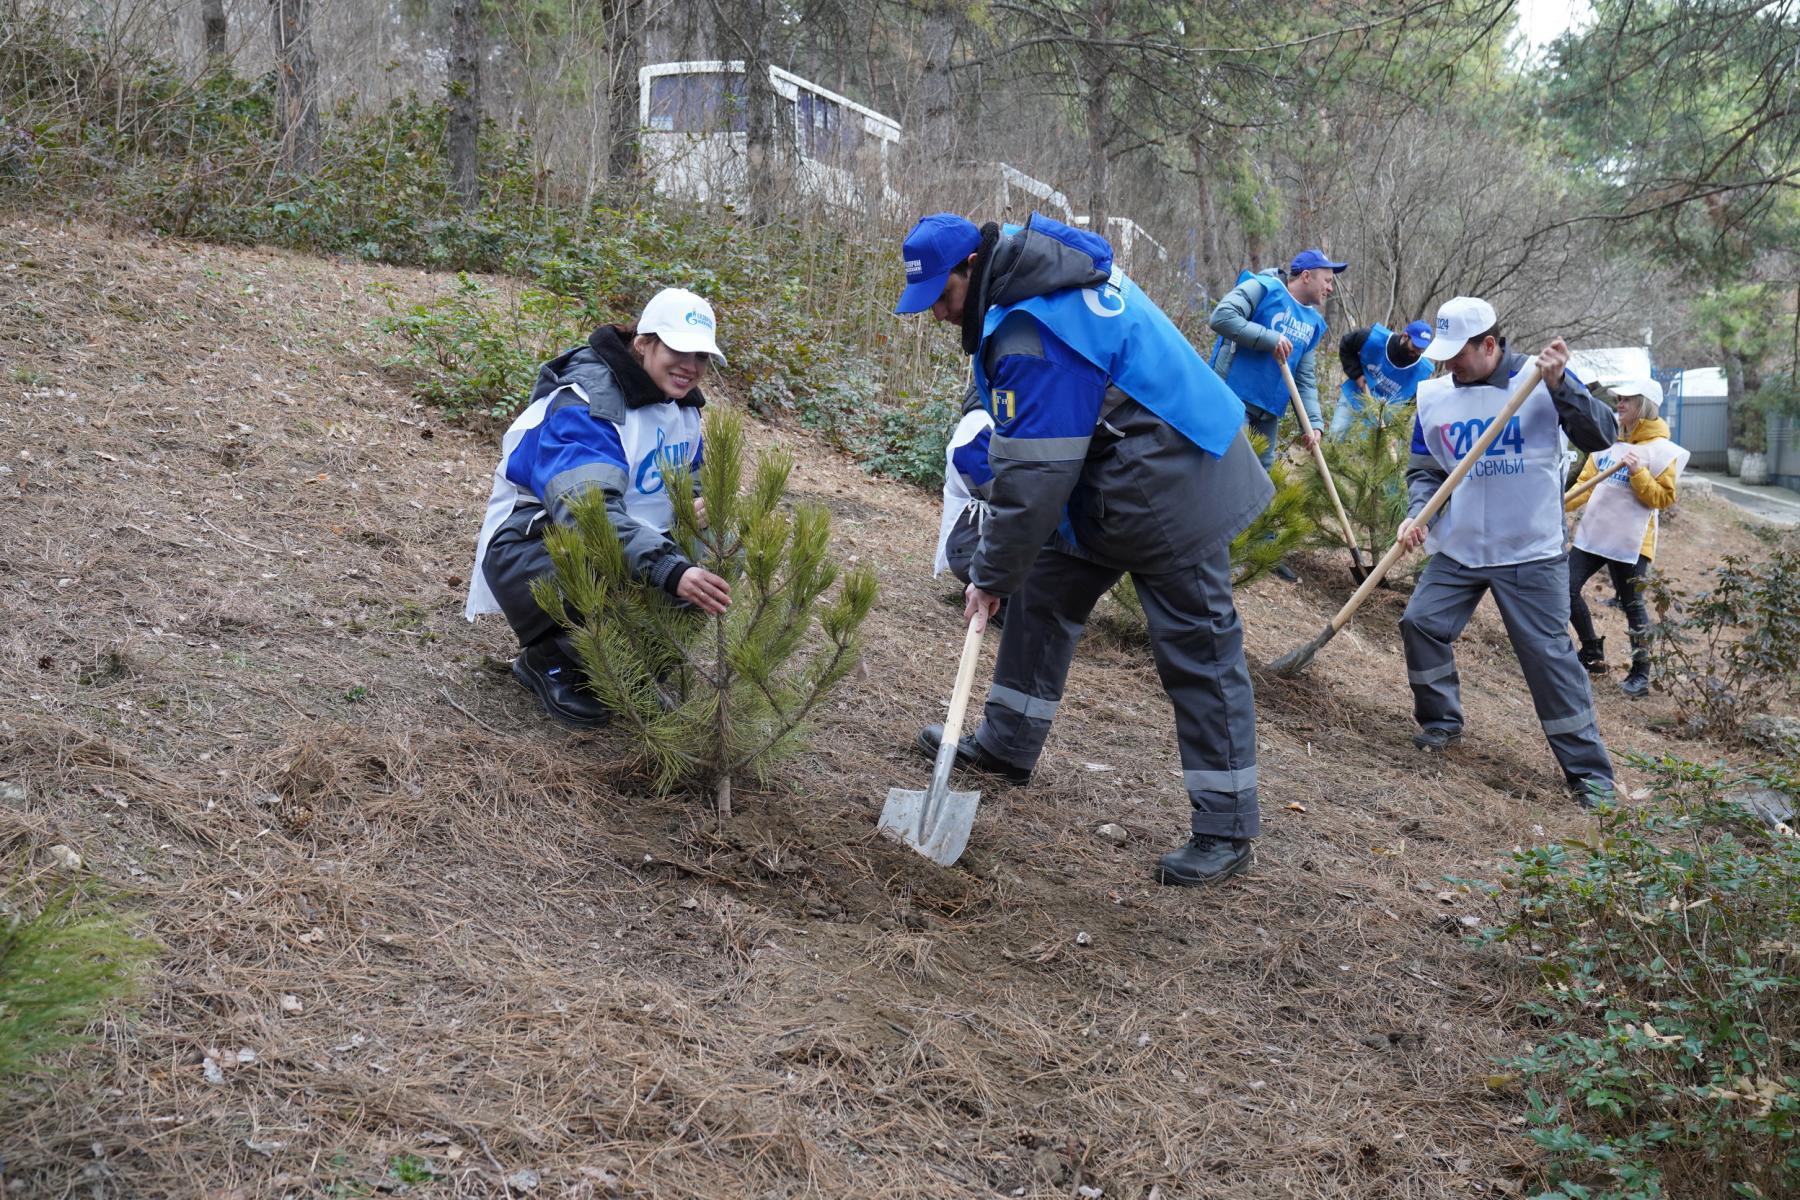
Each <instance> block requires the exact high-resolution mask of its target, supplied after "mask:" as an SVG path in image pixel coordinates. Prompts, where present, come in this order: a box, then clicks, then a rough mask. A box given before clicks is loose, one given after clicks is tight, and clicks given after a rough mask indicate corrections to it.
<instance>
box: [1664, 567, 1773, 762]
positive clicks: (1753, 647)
mask: <svg viewBox="0 0 1800 1200" xmlns="http://www.w3.org/2000/svg"><path fill="white" fill-rule="evenodd" d="M1711 583H1712V586H1711V587H1709V588H1707V589H1706V590H1704V591H1700V592H1695V593H1689V592H1687V591H1684V590H1683V589H1681V588H1678V587H1676V586H1675V585H1673V584H1671V583H1670V582H1669V581H1667V580H1666V579H1662V578H1660V577H1657V576H1652V577H1651V578H1650V579H1649V581H1648V584H1647V587H1648V591H1649V596H1650V603H1651V605H1652V606H1653V607H1654V608H1655V610H1656V621H1655V623H1654V627H1653V629H1652V640H1651V655H1652V658H1653V660H1654V662H1655V666H1656V670H1655V672H1654V674H1653V679H1654V681H1655V685H1656V687H1657V688H1658V689H1659V690H1660V691H1664V692H1667V693H1668V694H1669V695H1670V696H1672V697H1674V700H1675V704H1676V706H1677V707H1678V708H1679V709H1680V710H1681V713H1682V717H1683V719H1684V720H1685V721H1686V722H1687V724H1688V725H1689V727H1690V728H1693V729H1695V730H1696V731H1698V732H1702V733H1705V734H1707V735H1709V736H1712V737H1716V738H1719V739H1722V740H1725V741H1728V742H1737V741H1739V740H1741V739H1742V736H1743V728H1744V722H1745V721H1746V720H1747V719H1749V718H1750V717H1753V716H1755V715H1756V714H1758V713H1761V712H1766V711H1768V709H1769V708H1770V707H1771V706H1772V705H1773V704H1775V703H1777V702H1778V701H1780V700H1782V699H1785V698H1788V697H1792V696H1793V695H1794V694H1795V693H1796V691H1797V690H1800V546H1796V545H1795V544H1794V543H1793V542H1792V541H1791V540H1790V541H1789V542H1788V543H1787V544H1785V545H1776V546H1774V547H1773V548H1772V550H1771V553H1770V555H1769V558H1768V560H1767V561H1765V562H1757V561H1755V560H1752V559H1749V558H1746V557H1744V556H1742V555H1737V554H1731V555H1727V556H1726V557H1725V559H1724V561H1722V562H1721V563H1720V564H1719V565H1718V566H1716V567H1714V568H1713V570H1712V581H1711Z"/></svg>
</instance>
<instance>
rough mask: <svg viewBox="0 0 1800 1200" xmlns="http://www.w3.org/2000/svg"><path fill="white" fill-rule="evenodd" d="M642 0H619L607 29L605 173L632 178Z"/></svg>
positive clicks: (641, 46) (635, 153)
mask: <svg viewBox="0 0 1800 1200" xmlns="http://www.w3.org/2000/svg"><path fill="white" fill-rule="evenodd" d="M643 10H644V4H643V0H617V3H615V4H614V5H613V6H612V25H611V28H610V29H608V30H607V34H608V40H609V41H610V42H611V44H612V48H613V76H612V88H611V92H610V94H609V95H608V97H607V111H606V175H607V178H609V179H613V180H619V179H630V178H631V177H632V176H633V175H635V174H636V173H637V169H638V70H639V68H641V67H642V66H643V59H644V25H643V23H644V11H643Z"/></svg>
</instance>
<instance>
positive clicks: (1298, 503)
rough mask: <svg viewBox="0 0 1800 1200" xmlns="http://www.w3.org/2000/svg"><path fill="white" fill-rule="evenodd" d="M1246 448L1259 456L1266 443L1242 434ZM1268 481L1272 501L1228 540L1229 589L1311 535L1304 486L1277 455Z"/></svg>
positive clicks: (1263, 570) (1270, 565) (1268, 567)
mask: <svg viewBox="0 0 1800 1200" xmlns="http://www.w3.org/2000/svg"><path fill="white" fill-rule="evenodd" d="M1245 435H1246V436H1247V437H1249V439H1250V448H1251V449H1252V450H1254V451H1255V452H1256V453H1258V454H1261V453H1262V452H1263V447H1265V446H1267V445H1268V442H1266V441H1265V440H1263V438H1262V437H1261V436H1259V435H1258V434H1254V433H1250V432H1249V431H1248V430H1246V431H1245ZM1269 481H1270V482H1271V483H1273V484H1274V485H1275V498H1274V499H1272V500H1270V501H1269V507H1267V508H1265V509H1263V510H1262V512H1260V513H1258V514H1257V516H1256V520H1254V521H1252V522H1250V524H1249V526H1248V527H1247V528H1245V530H1244V531H1243V532H1242V533H1240V534H1238V535H1237V536H1236V537H1234V538H1232V539H1231V586H1232V587H1234V588H1235V587H1243V586H1244V585H1245V584H1246V583H1249V582H1250V581H1251V580H1253V579H1256V578H1257V577H1259V576H1261V575H1263V574H1265V573H1267V572H1268V571H1270V570H1271V569H1273V568H1274V566H1275V564H1276V563H1279V562H1280V561H1281V560H1282V559H1284V558H1286V557H1287V556H1288V553H1289V552H1290V551H1292V550H1296V549H1298V548H1299V547H1300V544H1301V543H1302V542H1304V541H1305V540H1306V539H1307V537H1308V536H1309V535H1310V534H1311V533H1312V531H1313V518H1312V517H1311V516H1310V515H1309V514H1308V512H1307V491H1306V485H1305V484H1304V483H1301V482H1300V481H1299V480H1297V479H1295V478H1294V470H1293V467H1292V466H1290V465H1289V463H1288V461H1287V459H1286V458H1284V457H1283V456H1282V455H1279V454H1277V455H1276V456H1275V462H1274V463H1273V464H1272V465H1271V466H1270V467H1269Z"/></svg>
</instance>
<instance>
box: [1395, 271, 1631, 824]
mask: <svg viewBox="0 0 1800 1200" xmlns="http://www.w3.org/2000/svg"><path fill="white" fill-rule="evenodd" d="M1424 353H1425V357H1426V358H1428V359H1430V360H1432V361H1433V362H1439V363H1444V364H1446V365H1447V366H1448V367H1449V374H1447V375H1440V376H1438V377H1436V378H1434V379H1430V380H1427V381H1425V382H1424V383H1421V384H1419V387H1418V412H1417V415H1416V416H1415V417H1414V418H1413V438H1412V459H1411V461H1410V464H1409V466H1408V468H1407V472H1406V483H1407V490H1408V492H1409V493H1410V495H1411V498H1412V513H1413V516H1417V514H1418V513H1419V512H1420V510H1422V509H1423V508H1424V507H1425V503H1426V501H1427V500H1429V499H1430V498H1431V496H1432V494H1433V493H1434V492H1436V491H1437V489H1438V485H1439V484H1441V483H1443V482H1444V480H1445V479H1446V478H1448V477H1449V474H1450V471H1451V469H1452V468H1453V467H1455V466H1456V464H1457V462H1458V460H1459V459H1461V458H1462V456H1463V455H1464V454H1466V453H1468V452H1469V450H1470V448H1471V447H1472V446H1473V444H1474V443H1475V441H1476V440H1477V439H1479V438H1480V437H1481V435H1482V434H1483V433H1484V432H1485V431H1486V430H1487V428H1488V427H1489V425H1491V424H1492V423H1493V421H1494V420H1495V418H1496V416H1497V415H1498V414H1499V413H1500V410H1501V409H1502V408H1504V407H1505V406H1506V404H1507V401H1508V398H1509V395H1510V393H1511V391H1512V381H1513V379H1514V378H1515V377H1516V376H1517V375H1518V374H1519V373H1520V372H1521V371H1524V370H1526V369H1527V368H1528V367H1530V366H1531V365H1532V363H1531V360H1530V359H1528V358H1527V357H1526V356H1525V355H1523V354H1516V353H1513V352H1512V351H1509V350H1508V349H1507V348H1506V341H1505V339H1504V338H1502V337H1501V336H1500V325H1499V322H1498V320H1497V319H1496V317H1495V315H1494V309H1493V306H1492V305H1490V304H1489V303H1488V302H1487V301H1485V300H1478V299H1475V298H1474V297H1472V296H1458V297H1456V298H1455V299H1454V300H1448V301H1446V302H1445V303H1444V306H1443V307H1442V308H1440V309H1438V315H1437V327H1436V329H1435V330H1433V333H1432V339H1431V342H1430V344H1429V345H1427V346H1426V347H1425V352H1424ZM1568 361H1569V348H1568V346H1567V345H1565V344H1564V343H1563V341H1562V339H1561V338H1558V339H1556V340H1555V341H1553V342H1551V343H1550V345H1549V346H1548V347H1546V348H1545V350H1544V351H1543V353H1542V354H1540V355H1538V357H1537V367H1538V368H1539V370H1540V371H1541V372H1542V375H1543V378H1542V381H1541V382H1540V383H1538V385H1537V386H1536V387H1535V388H1533V389H1532V391H1531V393H1530V395H1529V396H1528V397H1527V398H1526V400H1525V402H1524V405H1523V406H1522V407H1521V408H1520V409H1519V410H1518V413H1517V415H1515V416H1514V417H1513V418H1512V419H1511V420H1510V421H1508V422H1507V424H1506V427H1505V428H1504V429H1503V430H1501V432H1500V434H1499V436H1497V437H1496V438H1495V439H1494V441H1493V443H1492V445H1490V446H1489V447H1488V449H1487V453H1486V454H1484V455H1483V456H1482V457H1481V459H1480V460H1479V461H1478V462H1476V463H1475V466H1474V468H1473V469H1472V470H1470V471H1469V473H1468V474H1467V476H1465V477H1464V478H1463V481H1462V483H1461V484H1460V485H1459V486H1458V487H1457V489H1456V492H1455V493H1454V495H1453V496H1452V497H1451V499H1450V502H1449V503H1448V504H1446V505H1445V506H1444V507H1443V508H1442V509H1441V510H1439V512H1438V515H1437V519H1436V520H1435V521H1434V522H1432V523H1431V525H1430V528H1429V529H1427V528H1426V527H1425V526H1423V525H1417V524H1415V523H1414V520H1413V517H1408V518H1407V519H1406V520H1405V521H1404V522H1402V523H1401V525H1400V530H1399V540H1400V541H1401V542H1402V543H1403V544H1404V545H1405V546H1406V547H1407V548H1408V549H1412V548H1416V547H1418V546H1420V545H1423V546H1424V547H1425V549H1426V550H1427V551H1428V552H1429V553H1430V554H1431V556H1432V557H1431V561H1430V562H1428V563H1426V564H1425V570H1424V572H1423V573H1422V574H1421V575H1420V576H1419V583H1418V587H1417V588H1416V589H1415V590H1414V591H1413V594H1412V599H1411V600H1409V601H1408V602H1407V605H1406V613H1405V615H1403V616H1402V617H1401V618H1400V633H1401V638H1402V640H1403V642H1404V644H1405V647H1406V677H1407V681H1408V682H1409V683H1410V684H1411V685H1412V693H1413V715H1414V717H1416V718H1417V720H1418V722H1419V732H1418V733H1416V734H1414V735H1413V744H1414V745H1415V746H1417V747H1419V748H1420V749H1421V750H1426V751H1442V750H1444V749H1445V748H1446V747H1448V746H1450V745H1451V744H1452V743H1454V742H1456V741H1458V740H1460V739H1461V737H1462V729H1463V712H1462V699H1461V694H1460V690H1459V688H1458V684H1457V675H1456V652H1455V650H1454V649H1453V645H1454V643H1455V641H1456V639H1457V638H1458V637H1459V636H1461V634H1462V631H1463V627H1464V626H1466V625H1467V624H1468V623H1469V618H1470V616H1472V615H1473V614H1474V612H1475V606H1476V605H1477V604H1479V603H1480V602H1481V597H1482V595H1483V593H1485V592H1489V591H1492V592H1493V594H1494V604H1495V606H1496V607H1498V608H1499V610H1500V619H1501V620H1502V621H1503V622H1505V624H1506V634H1507V637H1508V638H1510V639H1511V640H1512V645H1513V650H1514V651H1515V652H1516V653H1517V654H1518V656H1519V666H1520V667H1521V668H1522V669H1523V671H1524V672H1525V683H1526V686H1527V687H1529V688H1530V689H1531V702H1532V707H1533V708H1535V709H1536V710H1537V717H1538V721H1539V723H1540V724H1541V725H1542V726H1543V729H1544V737H1545V738H1546V739H1548V740H1549V742H1550V750H1551V752H1552V753H1553V754H1555V755H1556V761H1557V762H1558V763H1560V764H1561V765H1562V770H1563V778H1564V780H1565V781H1566V782H1567V785H1568V788H1569V792H1570V794H1571V795H1572V796H1573V797H1574V798H1575V799H1576V800H1578V801H1579V802H1580V803H1581V804H1582V806H1583V807H1584V808H1585V807H1587V806H1588V805H1589V804H1591V803H1592V801H1593V799H1594V797H1596V796H1610V795H1611V794H1612V792H1613V767H1612V759H1611V758H1609V757H1608V756H1607V753H1606V745H1605V743H1603V742H1602V741H1601V740H1600V729H1599V726H1598V725H1597V724H1596V723H1595V720H1594V700H1593V696H1592V694H1591V693H1590V692H1589V691H1588V679H1587V672H1586V671H1584V670H1583V669H1582V666H1581V663H1580V662H1578V661H1577V660H1576V657H1575V645H1574V643H1573V642H1571V641H1570V640H1569V562H1568V559H1567V557H1566V556H1565V555H1564V553H1563V491H1562V484H1563V476H1562V448H1561V444H1560V442H1559V439H1558V438H1557V429H1558V427H1559V426H1560V427H1561V429H1562V431H1563V432H1564V433H1566V434H1568V436H1569V440H1570V441H1571V442H1573V443H1574V444H1575V445H1576V446H1579V447H1580V448H1581V449H1583V450H1586V451H1587V452H1589V453H1590V454H1591V453H1595V452H1597V451H1601V450H1605V449H1607V448H1608V447H1610V446H1611V445H1612V443H1613V439H1614V437H1615V436H1616V434H1617V431H1618V423H1617V421H1616V420H1615V418H1614V417H1613V414H1612V412H1611V410H1610V409H1608V408H1607V406H1606V405H1605V404H1604V403H1602V402H1600V401H1599V400H1596V399H1595V398H1594V397H1593V396H1591V395H1589V394H1588V391H1587V389H1586V388H1584V387H1582V385H1581V383H1580V381H1579V380H1577V379H1576V378H1575V377H1574V376H1572V375H1570V374H1569V373H1568V372H1567V371H1565V370H1564V366H1565V365H1566V364H1567V363H1568Z"/></svg>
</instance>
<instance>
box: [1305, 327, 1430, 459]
mask: <svg viewBox="0 0 1800 1200" xmlns="http://www.w3.org/2000/svg"><path fill="white" fill-rule="evenodd" d="M1429 345H1431V324H1430V323H1429V322H1427V321H1414V322H1412V323H1411V324H1409V325H1408V326H1407V327H1406V328H1404V329H1402V330H1400V331H1398V332H1395V331H1393V330H1391V329H1389V328H1388V327H1387V326H1385V325H1382V324H1380V323H1379V322H1377V323H1376V324H1374V325H1370V326H1368V327H1366V328H1363V329H1352V330H1351V331H1350V332H1349V333H1346V334H1345V335H1344V336H1343V338H1342V339H1340V340H1339V342H1338V363H1339V364H1340V365H1341V366H1342V367H1343V368H1344V382H1343V384H1342V386H1341V387H1339V388H1338V403H1337V407H1336V408H1335V409H1333V410H1332V414H1331V428H1330V429H1329V430H1328V431H1326V434H1325V436H1326V437H1328V438H1332V439H1336V438H1340V437H1343V436H1344V434H1346V433H1348V432H1349V431H1350V427H1351V425H1352V424H1354V423H1355V422H1356V421H1357V420H1358V419H1359V418H1361V417H1362V416H1363V401H1364V398H1365V396H1368V397H1373V398H1374V399H1375V400H1376V401H1377V402H1379V403H1381V404H1411V403H1412V399H1413V395H1414V394H1415V393H1416V392H1417V391H1418V389H1419V385H1420V384H1421V383H1423V382H1424V381H1425V380H1427V379H1430V378H1431V372H1432V364H1431V360H1430V359H1428V358H1425V357H1424V356H1423V352H1424V350H1425V347H1427V346H1429Z"/></svg>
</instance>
